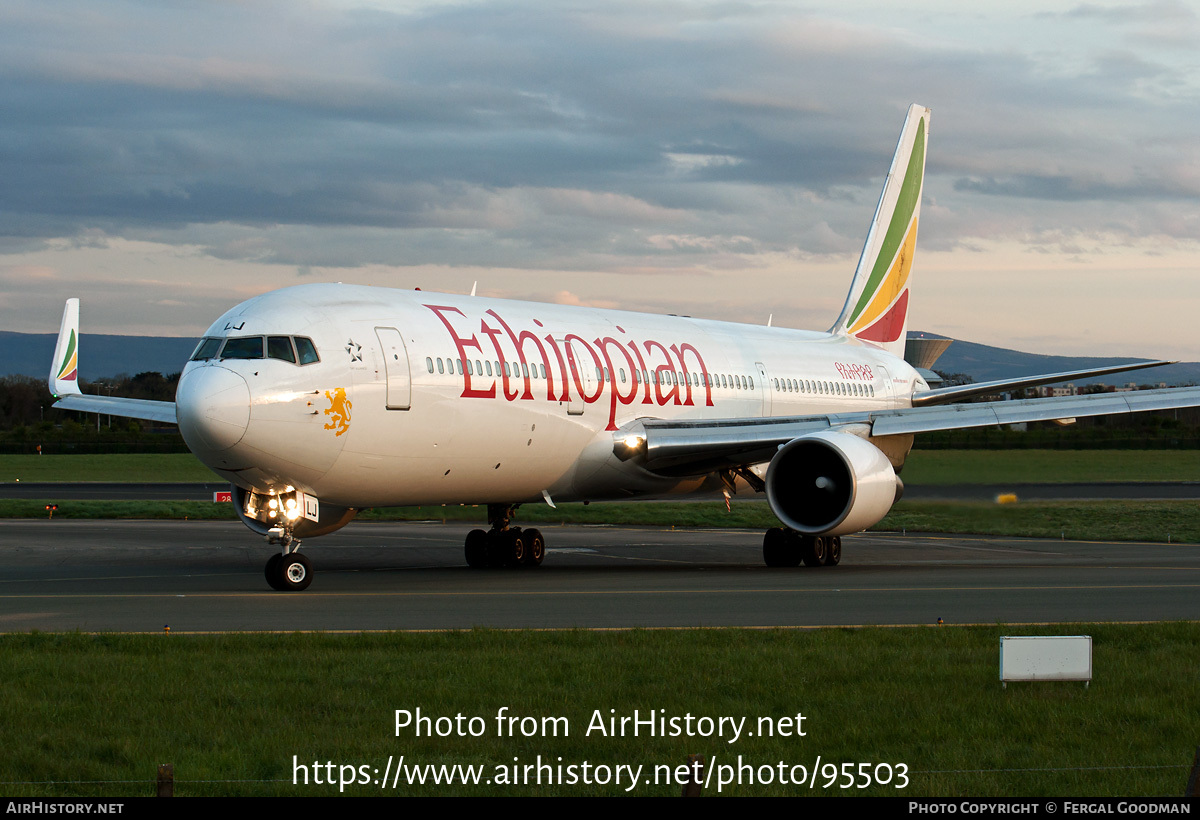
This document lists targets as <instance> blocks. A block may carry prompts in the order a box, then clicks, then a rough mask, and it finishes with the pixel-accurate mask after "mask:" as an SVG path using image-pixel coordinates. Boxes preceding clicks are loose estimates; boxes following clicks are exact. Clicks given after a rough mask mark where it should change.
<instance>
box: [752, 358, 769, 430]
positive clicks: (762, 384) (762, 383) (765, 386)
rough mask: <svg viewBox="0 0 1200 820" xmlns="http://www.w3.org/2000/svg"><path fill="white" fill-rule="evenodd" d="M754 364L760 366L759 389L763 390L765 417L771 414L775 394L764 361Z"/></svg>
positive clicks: (763, 412)
mask: <svg viewBox="0 0 1200 820" xmlns="http://www.w3.org/2000/svg"><path fill="white" fill-rule="evenodd" d="M754 366H755V367H756V368H758V383H759V389H761V390H762V414H763V418H769V417H770V415H771V406H772V398H773V396H774V393H773V392H772V388H771V380H770V379H769V378H768V377H767V368H766V365H764V364H763V363H762V362H755V363H754Z"/></svg>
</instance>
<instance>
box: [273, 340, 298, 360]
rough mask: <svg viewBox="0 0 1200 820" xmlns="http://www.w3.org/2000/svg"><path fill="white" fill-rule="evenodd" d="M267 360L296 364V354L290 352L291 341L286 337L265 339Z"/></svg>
mask: <svg viewBox="0 0 1200 820" xmlns="http://www.w3.org/2000/svg"><path fill="white" fill-rule="evenodd" d="M267 358H268V359H279V360H280V361H281V362H291V363H292V364H295V363H296V354H295V353H294V352H293V351H292V340H291V338H290V337H288V336H268V337H267Z"/></svg>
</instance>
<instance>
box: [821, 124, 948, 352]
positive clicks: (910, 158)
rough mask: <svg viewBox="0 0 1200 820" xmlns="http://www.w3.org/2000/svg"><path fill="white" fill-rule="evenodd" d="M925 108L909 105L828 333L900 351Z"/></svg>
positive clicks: (921, 164) (919, 184) (917, 210)
mask: <svg viewBox="0 0 1200 820" xmlns="http://www.w3.org/2000/svg"><path fill="white" fill-rule="evenodd" d="M929 114H930V111H929V109H928V108H925V107H923V106H920V105H912V106H910V107H909V109H908V118H907V119H906V120H905V121H904V130H903V131H901V132H900V142H899V143H898V144H897V145H896V155H895V156H894V157H893V158H892V167H891V170H889V171H888V177H887V181H886V182H884V184H883V194H882V195H881V196H880V197H879V205H878V206H876V208H875V218H874V220H872V222H871V230H870V232H869V233H867V241H866V244H865V245H864V246H863V251H862V256H861V257H859V260H858V268H857V269H855V271H854V281H852V282H851V283H850V293H849V295H847V297H846V304H845V306H844V307H843V308H842V313H841V315H840V316H838V319H837V321H836V322H835V323H834V325H833V327H832V328H830V333H839V334H842V335H849V336H854V337H855V338H858V339H861V340H863V341H864V342H869V343H871V344H874V345H877V346H879V347H882V348H883V349H885V350H887V351H888V352H889V353H892V354H894V355H896V356H899V357H903V356H904V341H905V334H906V332H907V329H908V289H909V282H910V277H909V274H910V272H911V271H912V260H913V251H914V249H915V248H916V244H917V222H918V217H919V216H920V214H921V191H922V188H923V187H924V182H925V146H926V144H927V142H928V140H929Z"/></svg>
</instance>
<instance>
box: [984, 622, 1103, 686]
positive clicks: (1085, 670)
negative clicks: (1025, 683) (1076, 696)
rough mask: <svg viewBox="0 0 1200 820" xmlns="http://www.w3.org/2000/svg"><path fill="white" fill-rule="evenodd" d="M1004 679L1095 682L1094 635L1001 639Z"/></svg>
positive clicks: (1002, 674) (1033, 636)
mask: <svg viewBox="0 0 1200 820" xmlns="http://www.w3.org/2000/svg"><path fill="white" fill-rule="evenodd" d="M1000 680H1001V682H1002V683H1003V684H1004V685H1005V686H1007V685H1008V681H1010V680H1081V681H1084V682H1085V683H1090V682H1091V680H1092V636H1091V635H1055V636H1036V635H1022V636H1018V637H1004V638H1001V639H1000Z"/></svg>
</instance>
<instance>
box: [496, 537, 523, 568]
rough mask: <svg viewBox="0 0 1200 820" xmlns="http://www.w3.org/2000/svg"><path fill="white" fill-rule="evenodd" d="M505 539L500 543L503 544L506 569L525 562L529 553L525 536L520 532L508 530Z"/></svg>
mask: <svg viewBox="0 0 1200 820" xmlns="http://www.w3.org/2000/svg"><path fill="white" fill-rule="evenodd" d="M505 536H507V537H505V538H503V539H502V541H503V542H504V544H505V547H506V549H505V553H506V554H505V556H504V565H505V566H508V567H519V566H521V565H522V564H524V563H526V561H527V554H528V552H529V550H528V548H527V547H526V544H525V538H526V534H525V533H524V532H523V531H521V530H516V531H513V530H509V531H508V532H507V533H505Z"/></svg>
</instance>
